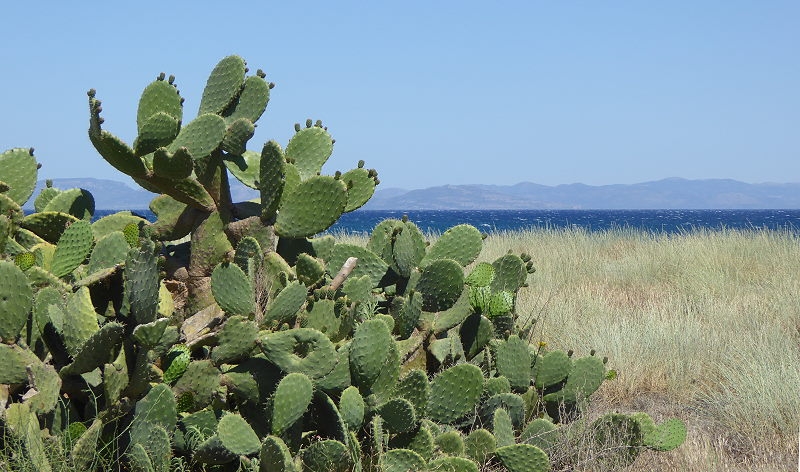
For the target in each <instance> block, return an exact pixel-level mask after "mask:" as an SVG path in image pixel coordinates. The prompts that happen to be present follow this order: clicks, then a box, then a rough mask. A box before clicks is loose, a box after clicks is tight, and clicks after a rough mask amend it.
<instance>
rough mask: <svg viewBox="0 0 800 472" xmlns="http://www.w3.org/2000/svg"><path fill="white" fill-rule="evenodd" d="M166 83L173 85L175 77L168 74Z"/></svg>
mask: <svg viewBox="0 0 800 472" xmlns="http://www.w3.org/2000/svg"><path fill="white" fill-rule="evenodd" d="M168 81H169V84H170V85H175V76H174V75H172V74H170V75H169V79H168Z"/></svg>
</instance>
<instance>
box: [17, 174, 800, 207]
mask: <svg viewBox="0 0 800 472" xmlns="http://www.w3.org/2000/svg"><path fill="white" fill-rule="evenodd" d="M43 186H44V182H40V183H39V188H41V187H43ZM54 186H55V187H58V188H62V189H67V188H72V187H80V188H84V189H86V190H89V191H90V192H92V194H93V195H94V198H95V201H96V206H97V208H98V209H104V210H121V209H143V208H147V207H148V205H149V203H150V200H152V198H153V197H154V194H152V193H150V192H147V191H145V190H142V189H138V188H137V189H134V188H132V187H130V186H128V185H126V184H124V183H121V182H117V181H113V180H103V179H93V178H86V179H54ZM231 191H232V193H233V197H234V201H242V200H249V199H253V198H258V192H256V191H255V190H253V189H250V188H248V187H245V186H244V185H241V184H240V183H239V182H238V181H236V180H235V179H232V184H231ZM37 193H38V189H37ZM32 200H33V199H31V202H32ZM28 206H29V207H30V206H32V203H29V204H28ZM364 209H369V210H498V209H508V210H531V209H554V210H555V209H592V210H601V209H602V210H613V209H800V183H786V184H776V183H762V184H748V183H745V182H739V181H736V180H729V179H705V180H687V179H681V178H669V179H663V180H658V181H654V182H644V183H639V184H618V185H600V186H592V185H585V184H567V185H556V186H548V185H539V184H534V183H530V182H523V183H519V184H516V185H443V186H438V187H430V188H426V189H419V190H405V189H399V188H386V189H382V188H380V187H378V190H377V191H376V192H375V195H374V196H373V197H372V199H371V200H370V201H369V202H368V203H367V205H365V206H364Z"/></svg>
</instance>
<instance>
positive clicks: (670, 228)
mask: <svg viewBox="0 0 800 472" xmlns="http://www.w3.org/2000/svg"><path fill="white" fill-rule="evenodd" d="M132 211H133V212H134V213H136V214H138V215H141V216H143V217H145V218H147V219H148V220H150V221H155V215H154V214H153V213H152V212H151V211H150V210H132ZM113 212H114V211H107V210H106V211H103V210H98V211H97V212H96V214H95V218H99V217H102V216H105V215H107V214H110V213H113ZM404 215H405V216H408V219H409V220H410V221H413V222H414V223H415V224H416V225H417V226H418V227H419V228H420V229H422V230H423V231H425V232H430V233H442V232H444V231H446V230H447V229H448V228H450V227H453V226H455V225H458V224H462V223H467V224H471V225H473V226H475V227H476V228H478V229H479V230H481V231H482V232H484V233H489V234H491V233H496V232H505V231H519V230H530V229H582V230H585V231H589V232H595V231H608V230H638V231H644V232H648V233H669V234H673V233H686V232H692V231H703V230H710V231H722V230H732V229H733V230H751V231H752V230H756V231H762V230H772V231H785V232H791V233H795V234H798V233H800V210H411V211H401V210H397V211H393V210H356V211H354V212H351V213H345V214H344V215H342V217H341V218H340V219H339V221H338V222H337V223H336V224H334V225H333V226H332V227H331V228H330V229H329V230H328V231H327V232H331V233H355V234H369V233H371V232H372V229H373V228H374V227H375V225H377V224H378V223H379V222H380V221H382V220H384V219H386V218H398V219H399V218H402V217H403V216H404Z"/></svg>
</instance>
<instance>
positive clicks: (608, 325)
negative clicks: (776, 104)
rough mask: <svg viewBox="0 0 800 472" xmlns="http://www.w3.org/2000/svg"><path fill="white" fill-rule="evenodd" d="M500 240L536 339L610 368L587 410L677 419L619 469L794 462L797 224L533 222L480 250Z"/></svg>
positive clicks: (798, 358) (498, 251) (799, 336)
mask: <svg viewBox="0 0 800 472" xmlns="http://www.w3.org/2000/svg"><path fill="white" fill-rule="evenodd" d="M357 241H358V238H354V241H353V242H357ZM508 250H512V251H514V252H515V253H520V252H527V253H529V254H531V255H532V256H533V261H534V263H535V265H536V268H537V272H536V273H535V274H533V275H532V276H531V277H529V283H530V287H529V288H528V289H523V290H522V291H521V292H520V297H519V300H518V301H517V311H518V312H519V314H520V316H522V317H526V316H529V315H530V316H533V317H535V318H536V319H537V320H538V322H537V326H536V331H535V332H536V336H535V338H534V340H541V341H544V342H546V343H547V345H548V347H550V348H556V349H564V350H567V349H574V350H575V353H576V355H587V354H588V353H589V351H590V350H591V349H596V350H597V355H599V356H608V358H609V364H608V366H609V368H612V369H616V370H617V371H618V373H619V376H618V377H617V379H615V380H613V381H608V382H605V383H604V384H603V386H602V387H601V388H600V390H599V391H598V392H597V393H596V394H595V395H593V396H592V399H591V404H590V406H589V409H590V410H589V414H590V415H597V416H599V415H600V414H603V413H606V412H610V411H622V412H630V411H646V412H648V413H650V414H651V415H652V416H653V417H654V419H655V420H656V421H661V420H664V419H667V418H669V417H679V418H681V419H682V420H684V421H685V422H686V424H687V427H688V430H689V434H688V437H687V440H686V443H685V444H684V445H682V446H681V447H679V448H678V449H677V450H675V451H671V452H667V453H654V452H649V451H648V452H644V453H643V454H642V455H641V456H640V457H639V458H638V459H637V460H636V462H635V463H634V464H633V465H632V466H631V467H629V468H627V469H625V470H634V471H643V472H644V471H703V472H705V471H728V470H731V471H739V470H742V471H745V470H747V471H763V472H766V471H788V470H797V467H798V432H799V431H800V236H798V235H797V234H793V233H791V232H788V231H734V230H724V231H702V230H700V231H695V232H690V233H682V234H676V235H668V234H651V233H644V232H638V231H635V230H612V231H605V232H588V231H585V230H581V229H567V230H560V229H535V230H530V231H515V232H506V233H495V234H493V235H490V236H489V237H488V238H487V239H486V241H485V243H484V250H483V252H482V254H481V257H480V259H479V261H487V262H491V261H492V260H494V259H496V258H497V257H499V256H501V255H502V254H504V253H506V252H507V251H508ZM570 470H604V469H603V468H602V467H601V468H598V466H597V465H596V464H595V463H593V462H592V461H591V460H587V461H586V465H585V468H584V469H574V468H573V469H570Z"/></svg>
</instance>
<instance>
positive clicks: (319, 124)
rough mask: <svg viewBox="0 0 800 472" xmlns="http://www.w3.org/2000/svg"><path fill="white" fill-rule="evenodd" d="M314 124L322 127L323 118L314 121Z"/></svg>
mask: <svg viewBox="0 0 800 472" xmlns="http://www.w3.org/2000/svg"><path fill="white" fill-rule="evenodd" d="M314 126H316V127H317V128H322V120H317V122H316V123H314Z"/></svg>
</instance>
